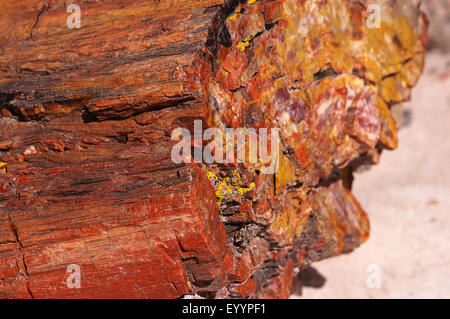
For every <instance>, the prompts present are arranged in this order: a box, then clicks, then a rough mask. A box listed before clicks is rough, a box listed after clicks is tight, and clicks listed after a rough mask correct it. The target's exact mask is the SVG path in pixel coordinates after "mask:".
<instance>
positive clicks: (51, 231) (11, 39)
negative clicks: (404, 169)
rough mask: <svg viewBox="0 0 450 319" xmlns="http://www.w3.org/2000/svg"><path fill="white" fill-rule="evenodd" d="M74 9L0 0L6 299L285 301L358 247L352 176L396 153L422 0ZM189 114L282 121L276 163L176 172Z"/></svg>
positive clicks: (0, 260) (114, 4) (418, 41)
mask: <svg viewBox="0 0 450 319" xmlns="http://www.w3.org/2000/svg"><path fill="white" fill-rule="evenodd" d="M75 3H76V4H77V5H79V6H80V8H81V28H79V29H71V28H68V26H67V25H66V19H67V17H68V16H69V15H70V13H67V12H66V2H65V1H62V0H55V1H51V0H48V1H42V0H27V1H12V2H11V1H6V0H0V31H1V32H0V50H1V55H0V99H1V114H0V116H1V118H0V161H1V162H2V164H1V169H2V171H1V172H0V265H1V267H0V297H4V298H5V297H6V298H7V297H12V298H14V297H16V298H28V297H34V298H43V297H45V298H53V297H93V298H101V297H137V298H141V297H142V298H144V297H147V298H158V297H159V298H177V297H181V296H183V295H187V294H194V293H197V294H200V295H202V296H206V297H219V298H220V297H222V298H225V297H288V296H289V291H290V286H291V283H292V279H293V276H294V275H295V273H296V272H297V271H298V270H299V269H301V268H302V267H304V266H305V265H307V264H309V263H310V262H312V261H316V260H319V259H322V258H326V257H330V256H334V255H337V254H340V253H345V252H350V251H351V250H352V249H354V248H355V247H357V246H359V245H360V244H361V243H362V242H363V241H364V240H365V239H366V238H367V237H368V234H369V225H368V220H367V217H366V215H365V213H364V211H363V210H362V209H361V207H360V205H359V204H358V202H357V201H356V199H354V197H353V196H352V194H351V192H350V186H351V179H352V172H353V171H354V170H355V169H356V168H357V167H358V166H360V165H361V164H372V163H376V162H377V161H378V158H379V155H380V153H381V151H382V150H383V149H386V148H387V149H393V148H395V147H396V145H397V137H396V129H395V121H394V119H393V118H392V117H391V115H390V111H389V109H390V107H391V106H392V105H394V104H396V103H399V102H402V101H404V100H406V99H408V98H409V94H410V89H411V87H412V86H414V84H415V82H416V81H417V79H418V77H419V75H420V73H421V70H422V65H423V51H424V44H423V43H424V40H425V39H424V34H425V29H426V28H425V26H424V18H423V16H422V15H421V13H420V11H419V9H418V3H417V2H416V1H410V0H403V1H387V0H386V1H382V0H379V1H375V3H376V4H378V5H379V8H380V9H381V11H380V17H381V23H380V27H379V28H377V27H368V24H367V23H366V20H367V19H368V18H370V14H371V12H369V11H367V8H368V5H369V4H370V3H372V2H366V1H351V0H347V1H343V0H339V1H338V0H332V1H318V0H317V1H313V0H302V1H301V0H278V1H276V0H275V1H269V0H258V1H255V0H250V1H248V2H246V1H241V2H239V1H227V2H226V3H225V4H224V3H223V0H203V1H201V0H177V1H166V0H162V1H150V0H133V1H123V0H116V1H97V2H92V1H85V0H79V1H76V2H75ZM195 119H200V120H203V121H204V126H205V127H206V126H207V125H209V126H211V127H213V126H214V127H215V126H217V127H235V128H237V127H254V128H261V127H266V128H274V127H276V128H280V134H281V142H282V144H281V149H280V153H279V170H278V171H277V173H276V174H275V175H270V174H261V173H259V170H258V169H257V167H256V168H255V167H252V166H248V165H244V164H237V165H206V164H195V163H193V164H175V163H174V162H173V161H172V159H171V149H172V146H173V145H174V143H175V141H172V140H171V132H172V131H173V130H174V129H175V128H177V127H185V128H189V129H192V127H193V122H194V120H195ZM197 146H198V145H197ZM71 264H76V265H78V266H79V267H80V269H81V287H80V288H72V289H71V288H69V287H68V286H67V283H66V280H67V278H68V276H69V275H70V273H68V272H67V267H68V265H71Z"/></svg>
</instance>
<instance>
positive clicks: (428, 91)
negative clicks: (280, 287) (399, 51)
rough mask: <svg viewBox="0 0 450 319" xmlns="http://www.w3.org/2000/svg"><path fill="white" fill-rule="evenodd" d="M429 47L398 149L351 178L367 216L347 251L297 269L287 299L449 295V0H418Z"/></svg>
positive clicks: (405, 107)
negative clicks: (365, 230)
mask: <svg viewBox="0 0 450 319" xmlns="http://www.w3.org/2000/svg"><path fill="white" fill-rule="evenodd" d="M422 10H423V11H425V12H426V13H427V15H428V20H429V22H430V28H429V34H430V39H429V46H428V47H429V51H428V53H427V57H426V60H425V69H424V73H423V75H422V77H421V78H420V80H419V82H418V84H417V86H416V87H415V88H414V89H413V90H412V100H411V101H410V102H408V103H404V104H403V108H402V109H400V111H401V112H403V123H402V127H401V129H400V131H399V148H398V149H397V150H395V151H392V152H389V151H384V152H383V154H382V156H381V160H380V163H379V164H378V165H376V166H372V167H371V168H370V170H368V171H366V172H363V173H358V174H357V175H356V176H355V181H354V184H353V190H352V192H353V193H354V195H355V196H356V198H357V199H358V200H359V201H360V203H361V205H362V206H363V208H364V209H365V210H366V212H367V213H368V215H369V218H370V221H371V235H370V238H369V240H368V241H367V242H366V243H365V244H363V245H362V246H361V247H360V248H358V249H357V250H355V251H354V252H352V253H351V254H349V255H342V256H338V257H334V258H331V259H326V260H323V261H320V262H318V263H315V264H313V267H312V268H309V269H306V270H304V271H302V272H301V273H300V274H299V275H298V277H297V278H296V280H295V282H294V287H293V295H292V298H450V0H423V1H422Z"/></svg>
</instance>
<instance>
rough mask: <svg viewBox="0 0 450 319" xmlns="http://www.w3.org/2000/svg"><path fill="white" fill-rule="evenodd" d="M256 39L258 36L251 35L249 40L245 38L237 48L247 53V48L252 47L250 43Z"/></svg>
mask: <svg viewBox="0 0 450 319" xmlns="http://www.w3.org/2000/svg"><path fill="white" fill-rule="evenodd" d="M254 37H256V34H253V35H249V36H248V37H247V38H245V39H244V40H242V41H241V42H239V44H238V45H237V48H238V49H239V50H241V51H245V48H247V47H248V46H249V45H250V41H251V40H252V39H253V38H254Z"/></svg>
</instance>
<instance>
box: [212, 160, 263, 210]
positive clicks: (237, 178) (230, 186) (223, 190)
mask: <svg viewBox="0 0 450 319" xmlns="http://www.w3.org/2000/svg"><path fill="white" fill-rule="evenodd" d="M216 166H217V165H216ZM203 169H204V170H205V171H206V173H207V176H208V178H209V179H214V180H215V181H216V185H217V189H216V199H217V203H218V204H222V202H223V200H224V198H225V197H226V196H228V195H230V194H231V193H233V192H235V193H238V194H239V195H241V196H242V195H244V194H245V193H247V192H249V191H251V190H252V189H253V188H254V187H255V183H253V182H252V183H250V185H249V186H248V187H243V186H242V185H243V184H244V182H243V181H242V177H241V174H239V172H238V169H237V168H236V169H234V170H233V172H232V176H231V177H230V176H227V177H219V176H217V175H216V174H214V173H213V172H212V171H211V170H209V169H208V168H203Z"/></svg>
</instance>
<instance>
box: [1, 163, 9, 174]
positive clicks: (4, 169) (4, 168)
mask: <svg viewBox="0 0 450 319" xmlns="http://www.w3.org/2000/svg"><path fill="white" fill-rule="evenodd" d="M6 164H8V163H5V162H0V171H2V172H6V167H4V166H6Z"/></svg>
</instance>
